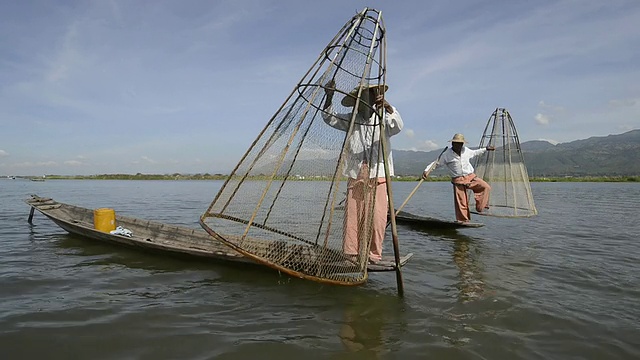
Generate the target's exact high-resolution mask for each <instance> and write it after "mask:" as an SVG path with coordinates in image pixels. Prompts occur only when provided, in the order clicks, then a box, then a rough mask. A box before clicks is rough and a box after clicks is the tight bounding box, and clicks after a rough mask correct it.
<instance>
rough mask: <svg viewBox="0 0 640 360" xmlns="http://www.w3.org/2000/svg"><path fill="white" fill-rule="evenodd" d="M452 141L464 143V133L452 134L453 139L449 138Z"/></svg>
mask: <svg viewBox="0 0 640 360" xmlns="http://www.w3.org/2000/svg"><path fill="white" fill-rule="evenodd" d="M451 142H452V143H454V142H455V143H463V144H464V143H466V141H465V140H464V135H462V134H455V135H453V139H451Z"/></svg>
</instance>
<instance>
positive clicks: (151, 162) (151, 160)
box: [140, 156, 158, 164]
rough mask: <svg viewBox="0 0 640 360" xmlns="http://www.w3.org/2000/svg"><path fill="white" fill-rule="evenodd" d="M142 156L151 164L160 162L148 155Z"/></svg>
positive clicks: (144, 160) (143, 159)
mask: <svg viewBox="0 0 640 360" xmlns="http://www.w3.org/2000/svg"><path fill="white" fill-rule="evenodd" d="M140 158H141V159H142V161H143V162H146V163H149V164H157V163H158V162H157V161H155V160H153V159H151V158H150V157H148V156H141V157H140Z"/></svg>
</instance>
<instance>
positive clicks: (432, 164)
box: [396, 146, 449, 216]
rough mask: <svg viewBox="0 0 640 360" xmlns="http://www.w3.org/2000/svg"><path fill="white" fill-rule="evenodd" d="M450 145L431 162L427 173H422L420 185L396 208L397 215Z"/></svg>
mask: <svg viewBox="0 0 640 360" xmlns="http://www.w3.org/2000/svg"><path fill="white" fill-rule="evenodd" d="M448 148H449V147H448V146H445V147H444V150H442V152H441V153H440V155H438V158H437V159H436V161H434V162H432V163H431V166H430V167H429V168H428V169H427V170H426V173H423V174H422V177H421V178H420V181H419V182H418V185H416V187H415V188H414V189H413V191H412V192H411V193H410V194H409V196H407V199H406V200H405V201H404V202H403V203H402V205H400V207H399V208H398V209H397V210H396V216H398V214H399V213H400V210H402V208H403V207H404V206H405V205H407V203H408V202H409V199H411V197H412V196H413V194H415V193H416V191H417V190H418V188H419V187H420V185H422V182H423V181H424V178H426V177H427V176H429V174H431V172H432V171H433V170H434V169H435V168H436V166H437V165H438V161H439V160H440V157H441V156H442V154H444V152H445V151H447V149H448Z"/></svg>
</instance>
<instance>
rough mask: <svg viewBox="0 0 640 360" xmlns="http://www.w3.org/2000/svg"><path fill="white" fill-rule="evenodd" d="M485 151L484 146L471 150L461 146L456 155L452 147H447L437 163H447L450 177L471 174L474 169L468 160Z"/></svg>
mask: <svg viewBox="0 0 640 360" xmlns="http://www.w3.org/2000/svg"><path fill="white" fill-rule="evenodd" d="M485 151H487V149H486V148H482V149H477V150H471V149H469V148H468V147H466V146H463V147H462V150H461V151H460V155H458V154H456V152H455V151H453V149H451V148H449V149H448V150H447V151H445V152H444V153H443V154H442V156H441V157H440V161H438V165H442V164H445V165H447V168H448V169H449V173H450V174H451V177H452V178H456V177H459V176H466V175H469V174H473V171H474V170H473V166H472V165H471V161H470V160H471V159H473V158H474V157H476V156H478V155H482V154H484V153H485ZM427 168H428V167H427Z"/></svg>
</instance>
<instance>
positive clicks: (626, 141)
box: [393, 130, 640, 177]
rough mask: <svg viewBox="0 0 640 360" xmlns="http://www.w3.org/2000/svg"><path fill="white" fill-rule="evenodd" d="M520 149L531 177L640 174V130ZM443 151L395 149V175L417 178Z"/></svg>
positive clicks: (529, 144)
mask: <svg viewBox="0 0 640 360" xmlns="http://www.w3.org/2000/svg"><path fill="white" fill-rule="evenodd" d="M470 147H471V148H473V147H472V146H470ZM520 148H521V149H522V153H523V155H524V161H525V165H526V167H527V172H528V174H529V176H531V177H546V176H549V177H562V176H637V175H640V130H631V131H628V132H625V133H622V134H618V135H608V136H601V137H590V138H588V139H584V140H576V141H572V142H567V143H560V144H556V145H554V144H552V143H550V142H548V141H540V140H535V141H527V142H523V143H521V144H520ZM441 152H442V149H438V150H433V151H410V150H396V149H394V150H393V160H394V167H395V173H396V175H400V176H418V175H419V174H421V173H422V171H423V170H424V168H425V167H426V166H427V164H429V163H430V162H431V161H433V160H435V159H436V158H437V157H438V155H440V153H441ZM446 173H447V172H446V169H445V168H444V167H439V168H438V169H436V170H435V171H434V172H433V173H432V174H433V175H434V176H437V175H446Z"/></svg>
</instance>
